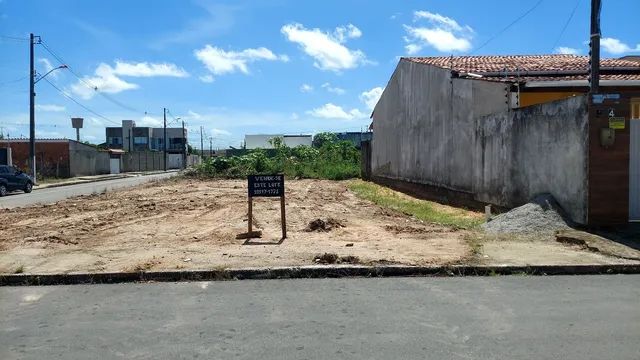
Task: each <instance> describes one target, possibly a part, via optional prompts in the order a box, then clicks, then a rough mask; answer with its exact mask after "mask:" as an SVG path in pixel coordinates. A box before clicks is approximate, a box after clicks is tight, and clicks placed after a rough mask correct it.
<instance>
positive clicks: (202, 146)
mask: <svg viewBox="0 0 640 360" xmlns="http://www.w3.org/2000/svg"><path fill="white" fill-rule="evenodd" d="M202 131H203V126H200V153H201V155H202V157H203V158H204V141H203V139H202Z"/></svg>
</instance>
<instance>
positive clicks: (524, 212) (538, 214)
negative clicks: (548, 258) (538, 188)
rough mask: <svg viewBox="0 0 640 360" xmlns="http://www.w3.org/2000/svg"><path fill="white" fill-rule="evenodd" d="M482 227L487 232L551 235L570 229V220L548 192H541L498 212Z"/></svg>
mask: <svg viewBox="0 0 640 360" xmlns="http://www.w3.org/2000/svg"><path fill="white" fill-rule="evenodd" d="M482 227H483V228H484V230H485V231H486V232H488V233H494V234H500V233H506V234H541V235H553V234H555V232H556V231H557V230H565V229H571V226H570V220H568V217H567V216H566V214H565V212H564V211H563V210H562V208H561V207H560V205H558V203H557V202H556V200H555V199H554V198H553V196H551V195H550V194H541V195H538V196H536V197H535V198H533V200H531V201H530V202H528V203H526V204H524V205H522V206H519V207H517V208H515V209H512V210H511V211H508V212H506V213H503V214H500V215H498V216H496V217H494V218H493V219H491V221H489V222H488V223H486V224H483V225H482Z"/></svg>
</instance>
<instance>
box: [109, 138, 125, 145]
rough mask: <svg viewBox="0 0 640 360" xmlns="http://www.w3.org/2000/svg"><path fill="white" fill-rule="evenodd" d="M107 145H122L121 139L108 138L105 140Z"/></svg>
mask: <svg viewBox="0 0 640 360" xmlns="http://www.w3.org/2000/svg"><path fill="white" fill-rule="evenodd" d="M107 143H108V144H109V145H122V138H121V137H109V138H108V139H107Z"/></svg>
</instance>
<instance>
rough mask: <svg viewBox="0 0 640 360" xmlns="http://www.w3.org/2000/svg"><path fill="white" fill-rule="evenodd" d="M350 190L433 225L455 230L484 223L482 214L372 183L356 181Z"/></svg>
mask: <svg viewBox="0 0 640 360" xmlns="http://www.w3.org/2000/svg"><path fill="white" fill-rule="evenodd" d="M349 189H350V190H351V191H353V192H354V193H355V194H356V195H357V196H358V197H360V198H362V199H365V200H369V201H372V202H373V203H375V204H376V205H379V206H382V207H385V208H388V209H392V210H396V211H400V212H402V213H405V214H408V215H411V216H413V217H415V218H417V219H419V220H422V221H425V222H429V223H432V224H439V225H445V226H450V227H453V228H455V229H473V228H476V227H477V226H478V225H480V224H481V223H482V222H483V217H482V216H481V214H477V213H474V212H471V211H468V210H464V209H458V208H453V207H450V206H445V205H440V204H438V203H435V202H431V201H426V200H419V199H413V198H410V197H408V196H405V195H401V194H399V193H397V192H395V191H393V190H391V189H388V188H386V187H383V186H380V185H376V184H374V183H371V182H366V181H362V180H354V181H352V182H350V183H349Z"/></svg>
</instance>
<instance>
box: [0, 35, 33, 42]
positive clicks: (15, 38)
mask: <svg viewBox="0 0 640 360" xmlns="http://www.w3.org/2000/svg"><path fill="white" fill-rule="evenodd" d="M0 39H4V40H11V41H18V42H29V38H21V37H17V36H9V35H0Z"/></svg>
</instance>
